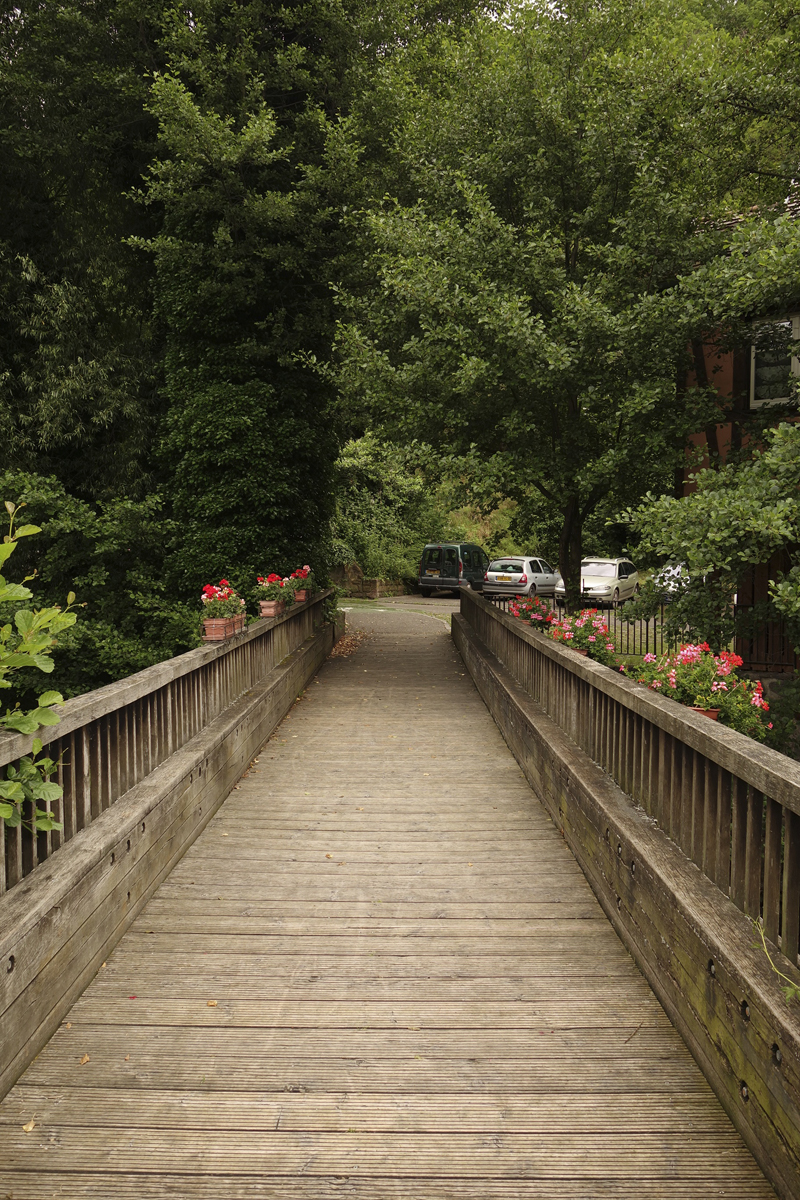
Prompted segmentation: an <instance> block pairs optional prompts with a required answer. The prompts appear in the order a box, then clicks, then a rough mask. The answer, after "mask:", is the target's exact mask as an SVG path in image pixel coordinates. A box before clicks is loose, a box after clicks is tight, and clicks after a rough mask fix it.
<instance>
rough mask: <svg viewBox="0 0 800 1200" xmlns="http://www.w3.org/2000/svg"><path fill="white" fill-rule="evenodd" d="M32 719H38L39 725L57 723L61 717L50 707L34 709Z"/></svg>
mask: <svg viewBox="0 0 800 1200" xmlns="http://www.w3.org/2000/svg"><path fill="white" fill-rule="evenodd" d="M33 720H34V721H38V722H39V724H40V725H58V723H59V721H60V720H61V718H60V717H58V716H56V714H55V713H54V712H53V710H52V709H50V708H37V709H35V710H34V713H33Z"/></svg>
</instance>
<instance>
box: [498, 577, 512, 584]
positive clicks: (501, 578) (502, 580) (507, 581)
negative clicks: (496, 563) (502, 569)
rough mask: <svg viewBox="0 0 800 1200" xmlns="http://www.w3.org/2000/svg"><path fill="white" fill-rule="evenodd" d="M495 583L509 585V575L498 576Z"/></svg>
mask: <svg viewBox="0 0 800 1200" xmlns="http://www.w3.org/2000/svg"><path fill="white" fill-rule="evenodd" d="M497 582H498V583H511V576H510V575H498V576H497Z"/></svg>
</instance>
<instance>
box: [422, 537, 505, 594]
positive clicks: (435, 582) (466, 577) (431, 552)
mask: <svg viewBox="0 0 800 1200" xmlns="http://www.w3.org/2000/svg"><path fill="white" fill-rule="evenodd" d="M488 565H489V555H488V554H487V553H486V551H485V550H482V549H481V547H480V546H475V545H473V543H472V542H429V543H428V545H427V546H426V547H425V548H424V550H423V551H422V558H421V559H420V564H419V590H420V591H421V592H422V594H423V596H432V595H433V594H434V592H453V591H455V592H457V591H458V590H459V588H462V587H471V588H473V590H474V591H476V592H480V591H483V576H484V573H485V571H486V568H487V567H488Z"/></svg>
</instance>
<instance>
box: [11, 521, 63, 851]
mask: <svg viewBox="0 0 800 1200" xmlns="http://www.w3.org/2000/svg"><path fill="white" fill-rule="evenodd" d="M24 507H25V506H24V505H23V504H20V505H15V504H13V503H12V502H11V501H10V500H7V501H6V502H5V508H6V512H7V513H8V533H6V534H5V535H4V537H3V541H2V543H0V567H2V566H3V565H4V564H5V563H6V562H7V561H8V560H9V558H10V557H11V555H12V554H13V553H14V550H15V549H16V547H17V543H18V541H19V539H20V538H22V537H30V536H32V535H33V534H36V533H39V532H40V529H39V526H38V525H17V523H16V522H17V517H18V514H19V511H20V509H21V508H24ZM31 579H33V575H28V576H26V578H25V579H24V580H23V582H22V583H9V582H8V580H7V579H5V578H4V576H3V575H0V604H7V603H9V602H10V603H14V602H24V601H27V600H30V599H31V598H32V595H33V593H32V592H31V590H30V588H29V587H26V584H27V583H29V582H30V580H31ZM74 603H75V594H74V592H70V593H69V595H68V596H67V606H66V608H64V609H62V608H61V607H60V606H58V605H54V606H52V607H51V608H42V609H33V610H31V609H28V608H20V609H18V610H17V611H16V612H15V613H14V621H13V624H11V622H9V623H7V624H5V625H3V626H2V628H0V688H10V687H12V682H11V679H10V678H9V676H13V674H14V672H15V671H21V670H23V669H25V668H30V667H33V668H35V669H37V670H39V671H43V672H44V673H45V674H50V672H51V671H52V670H53V659H52V650H53V647H54V646H55V645H56V642H57V635H58V634H59V633H62V632H63V631H64V630H65V629H68V628H69V627H70V626H71V625H74V623H75V619H76V618H75V613H74V612H71V611H70V609H71V608H72V606H73V604H74ZM63 703H64V698H63V696H62V695H61V693H60V692H55V691H48V692H43V693H42V695H41V696H39V698H38V701H37V704H36V707H35V708H32V709H28V710H27V711H25V710H23V709H22V708H20V706H19V704H17V705H15V707H14V708H13V709H6V710H5V712H0V728H3V729H7V730H11V731H14V732H15V733H24V734H35V733H36V732H37V731H38V730H39V729H40V728H42V727H44V726H51V725H57V724H58V721H59V718H58V716H57V715H56V713H55V712H54V711H53V709H54V708H55V706H56V705H60V704H63ZM41 754H42V742H41V741H40V739H38V738H35V739H34V742H33V748H32V753H31V754H29V755H25V756H24V757H23V758H21V759H20V760H19V763H18V764H17V765H16V766H14V765H13V764H12V765H10V766H7V767H6V773H5V779H0V818H2V819H3V820H4V821H5V823H6V824H7V825H8V826H10V827H11V828H12V829H13V828H16V827H17V826H18V825H24V826H25V827H26V828H28V829H30V830H31V832H34V831H36V830H45V831H47V830H51V829H61V828H62V826H61V824H60V822H58V821H56V820H54V819H53V817H52V815H51V813H50V811H49V806H50V805H51V804H52V803H54V802H55V801H57V800H59V799H60V798H61V795H62V792H63V789H62V788H61V786H60V785H59V784H57V783H51V782H50V777H51V775H53V774H54V773H55V771H56V769H57V767H58V763H56V762H54V761H53V759H51V758H47V757H42V756H41ZM25 804H28V805H30V810H29V811H30V816H29V817H26V816H25V815H24V814H25V808H24V805H25ZM39 804H43V805H44V806H45V807H44V808H40V807H39Z"/></svg>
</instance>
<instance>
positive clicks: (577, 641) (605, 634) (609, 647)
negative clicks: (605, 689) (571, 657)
mask: <svg viewBox="0 0 800 1200" xmlns="http://www.w3.org/2000/svg"><path fill="white" fill-rule="evenodd" d="M545 632H546V634H547V636H548V637H551V638H552V639H553V641H554V642H562V643H563V645H565V646H570V647H572V649H573V650H586V651H587V654H588V657H589V658H593V659H594V660H595V662H599V663H603V665H604V666H606V667H613V666H616V662H617V660H616V657H615V655H614V643H613V642H612V641H611V634H610V633H609V631H608V626H607V625H606V623H605V621H604V620H603V618H602V617H601V616H599V615H598V612H597V609H596V608H584V609H583V610H582V611H581V612H579V613H577V614H575V615H570V614H566V615H565V616H563V617H560V618H559V619H558V620H556V621H552V622H551V624H550V625H549V627H548V628H547V629H546V630H545Z"/></svg>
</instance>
